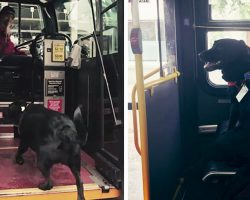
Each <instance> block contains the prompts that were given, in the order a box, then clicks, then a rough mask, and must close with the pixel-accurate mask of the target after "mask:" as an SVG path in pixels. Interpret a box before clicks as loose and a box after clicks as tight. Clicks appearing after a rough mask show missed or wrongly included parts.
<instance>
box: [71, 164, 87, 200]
mask: <svg viewBox="0 0 250 200" xmlns="http://www.w3.org/2000/svg"><path fill="white" fill-rule="evenodd" d="M70 169H71V172H72V174H73V175H74V177H75V179H76V187H77V200H85V198H84V195H83V183H82V180H81V177H80V169H76V167H70Z"/></svg>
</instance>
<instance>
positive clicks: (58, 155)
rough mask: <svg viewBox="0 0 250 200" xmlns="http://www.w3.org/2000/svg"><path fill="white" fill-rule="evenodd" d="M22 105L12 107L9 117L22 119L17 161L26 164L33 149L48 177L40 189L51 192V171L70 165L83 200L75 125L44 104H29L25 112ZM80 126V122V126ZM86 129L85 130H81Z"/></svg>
mask: <svg viewBox="0 0 250 200" xmlns="http://www.w3.org/2000/svg"><path fill="white" fill-rule="evenodd" d="M21 106H22V104H20V103H18V102H15V103H12V104H10V106H9V116H10V117H12V118H13V119H14V120H15V121H16V122H17V121H18V119H20V120H19V133H20V144H19V147H18V151H17V153H16V162H17V163H18V164H23V162H24V159H23V157H22V154H23V153H25V152H26V151H27V149H28V148H29V147H30V148H31V149H32V150H33V151H34V152H36V154H37V166H38V168H39V170H40V171H41V172H42V174H43V176H44V177H45V182H44V183H43V184H40V185H39V186H38V187H39V188H40V189H42V190H49V189H51V188H52V187H53V184H52V181H51V180H50V168H51V167H52V165H53V164H55V163H62V164H65V165H67V166H68V167H69V168H70V169H71V172H72V173H73V175H74V177H75V179H76V186H77V192H78V196H77V199H78V200H83V199H84V195H83V183H82V181H81V178H80V168H81V157H80V150H81V143H80V142H79V140H78V139H79V138H78V134H77V130H76V127H75V124H74V123H73V121H72V120H70V119H69V118H68V117H67V116H66V115H64V114H61V113H58V112H55V111H52V110H48V109H46V108H44V107H43V106H42V105H35V104H30V105H29V106H27V107H26V108H25V110H24V112H23V113H22V109H21ZM78 124H79V123H78ZM82 130H83V129H82Z"/></svg>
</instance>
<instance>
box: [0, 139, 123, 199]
mask: <svg viewBox="0 0 250 200" xmlns="http://www.w3.org/2000/svg"><path fill="white" fill-rule="evenodd" d="M18 144H19V139H14V137H12V138H8V137H0V199H1V198H4V199H7V196H8V198H10V199H12V198H13V196H14V197H15V196H16V197H17V199H18V200H19V199H22V198H23V196H26V195H25V194H27V195H28V196H31V197H30V198H31V199H32V200H34V199H40V197H38V198H37V197H36V195H37V196H39V195H42V198H45V196H46V198H45V199H50V198H52V199H57V198H58V197H57V196H55V195H59V194H63V195H64V197H63V198H64V199H72V196H75V192H76V185H75V179H74V176H73V175H72V173H71V171H70V169H69V168H68V167H67V166H65V165H62V164H55V165H53V167H52V169H51V175H50V177H51V179H52V181H53V184H54V187H53V188H52V189H51V190H49V191H46V192H45V193H44V191H42V190H39V189H38V188H37V186H38V185H39V184H40V183H42V182H43V181H44V178H43V176H42V174H41V172H40V171H39V170H38V168H37V167H36V155H35V153H34V152H33V151H32V150H28V151H27V152H25V153H24V155H23V157H24V164H23V165H18V164H16V163H15V153H16V151H17V148H18ZM81 161H82V167H81V179H82V181H83V183H84V193H85V195H86V198H87V199H103V198H105V199H106V198H115V197H118V196H119V195H120V194H119V190H117V189H116V188H114V187H113V186H112V185H110V184H109V183H108V182H107V181H106V180H105V178H103V177H102V176H101V175H100V174H99V173H98V172H97V171H96V169H95V162H94V160H93V159H92V158H91V157H90V156H89V155H88V154H86V153H85V152H83V151H82V152H81ZM107 186H108V187H109V188H110V189H109V191H110V192H107V191H106V192H104V193H103V191H102V188H107ZM44 194H46V195H45V196H44ZM65 194H66V195H71V194H72V196H69V197H68V198H66V196H65ZM32 195H34V197H33V196H32ZM48 195H50V196H51V197H50V196H48ZM53 195H54V196H53Z"/></svg>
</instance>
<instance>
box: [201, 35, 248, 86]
mask: <svg viewBox="0 0 250 200" xmlns="http://www.w3.org/2000/svg"><path fill="white" fill-rule="evenodd" d="M249 52H250V51H249V47H248V46H247V45H246V44H245V42H244V41H242V40H234V39H221V40H217V41H215V42H214V44H213V46H212V48H210V49H208V50H205V51H202V52H201V53H199V57H200V59H201V60H202V61H203V62H205V65H204V69H205V70H206V71H214V70H216V69H220V70H221V71H222V78H223V79H224V80H226V81H239V80H242V79H244V73H246V72H248V71H250V57H249Z"/></svg>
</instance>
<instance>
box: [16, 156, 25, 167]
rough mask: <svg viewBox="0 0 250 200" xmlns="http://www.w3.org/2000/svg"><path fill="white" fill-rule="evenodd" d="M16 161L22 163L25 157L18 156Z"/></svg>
mask: <svg viewBox="0 0 250 200" xmlns="http://www.w3.org/2000/svg"><path fill="white" fill-rule="evenodd" d="M16 163H17V164H19V165H22V164H23V163H24V159H23V157H22V156H16Z"/></svg>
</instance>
